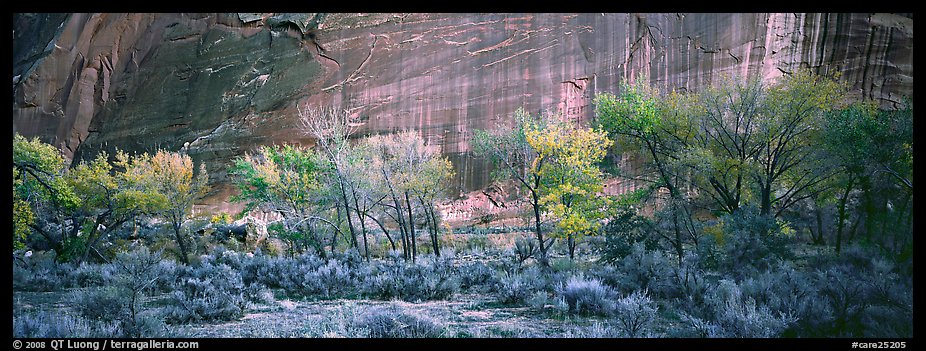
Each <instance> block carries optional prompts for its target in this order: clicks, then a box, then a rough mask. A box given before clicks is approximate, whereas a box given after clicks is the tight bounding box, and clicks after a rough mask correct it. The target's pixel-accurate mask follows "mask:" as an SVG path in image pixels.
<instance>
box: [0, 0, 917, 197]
mask: <svg viewBox="0 0 926 351" xmlns="http://www.w3.org/2000/svg"><path fill="white" fill-rule="evenodd" d="M13 47H14V53H13V58H14V64H13V75H14V77H13V88H14V90H13V95H14V96H13V131H14V132H19V133H21V134H24V135H28V136H32V135H38V136H41V137H42V138H44V139H45V140H46V141H49V142H52V143H54V144H55V145H56V146H58V147H59V148H60V149H61V150H62V151H63V152H64V153H65V154H66V155H67V156H68V157H73V158H74V159H81V158H85V157H88V156H92V155H94V154H96V153H97V152H98V151H100V150H111V149H113V148H115V147H120V148H123V149H130V150H138V151H143V150H151V149H153V148H156V147H164V148H168V149H171V150H181V149H183V150H186V151H187V152H189V153H190V155H191V156H193V157H194V159H196V160H201V161H205V162H206V163H207V168H208V169H209V171H210V177H211V180H212V182H213V184H215V185H216V187H215V189H216V191H215V192H214V194H213V196H212V199H211V200H209V202H210V203H214V204H218V203H222V202H223V201H224V200H225V198H226V197H227V195H228V192H229V187H228V186H227V180H226V179H225V172H224V170H225V169H226V167H227V165H228V163H229V162H230V161H231V159H232V158H234V157H235V156H238V155H241V154H243V153H244V152H246V151H249V150H251V149H252V148H253V147H255V146H256V145H260V144H270V143H283V142H297V143H311V140H309V139H307V138H306V137H305V136H304V135H303V134H302V133H301V132H300V131H299V128H298V120H297V117H296V106H297V105H298V104H304V103H309V104H338V105H341V106H343V107H344V108H348V109H349V110H350V111H351V113H353V114H354V115H355V116H357V117H359V118H361V119H362V120H363V121H364V125H363V126H362V127H361V133H363V134H368V133H389V132H393V131H397V130H402V129H408V128H413V129H418V130H421V131H422V133H423V134H424V136H425V137H426V138H427V139H428V140H429V141H430V142H433V143H438V144H440V145H441V146H442V150H443V152H444V153H445V154H446V155H447V156H448V157H450V158H451V160H452V161H453V162H454V164H455V166H456V167H457V171H458V172H457V173H458V177H457V180H456V181H457V183H456V184H457V187H458V190H460V191H464V190H472V189H476V188H480V187H483V186H484V185H486V184H487V182H488V175H487V172H486V165H485V164H484V163H483V162H481V161H479V160H476V159H473V158H472V157H470V156H469V144H468V142H467V140H468V138H469V137H470V136H471V135H472V131H473V130H474V129H485V128H492V127H493V126H494V125H496V124H497V123H506V122H507V119H506V117H507V116H508V115H509V114H510V113H512V112H513V111H514V110H515V109H517V108H518V107H521V106H523V107H525V108H527V109H528V110H529V111H532V112H539V111H561V112H562V113H563V114H564V115H566V116H567V117H568V118H573V119H577V120H589V119H591V118H592V114H593V106H591V100H592V99H593V98H594V96H595V94H597V93H599V92H605V91H610V92H613V91H614V90H615V88H616V86H617V84H618V83H619V82H620V81H621V80H622V79H636V78H638V77H648V79H649V80H650V82H651V83H652V84H654V85H656V86H658V87H660V88H661V89H662V90H665V91H668V90H679V91H691V90H697V89H698V88H699V87H702V86H705V85H706V84H710V83H711V82H712V81H713V80H714V79H715V77H717V76H718V75H720V74H739V75H754V76H760V77H763V78H764V79H768V80H773V79H776V78H777V77H780V76H781V75H783V74H787V73H789V72H791V71H793V70H795V69H798V68H800V67H809V68H811V69H813V70H815V71H817V72H818V73H832V72H840V73H841V79H842V80H844V81H845V82H846V83H847V84H849V86H850V87H852V89H853V91H854V92H855V93H856V94H857V95H859V96H865V97H868V98H873V99H878V100H880V101H881V102H882V105H883V106H884V107H894V106H896V105H897V104H899V103H901V102H902V98H903V97H904V96H906V97H910V98H912V96H913V15H912V14H899V15H898V14H791V13H781V14H779V13H775V14H701V13H698V14H446V15H445V14H369V15H363V14H328V15H324V14H197V15H193V14H71V15H40V14H17V15H14V45H13Z"/></svg>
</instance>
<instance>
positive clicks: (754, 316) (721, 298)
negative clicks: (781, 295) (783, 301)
mask: <svg viewBox="0 0 926 351" xmlns="http://www.w3.org/2000/svg"><path fill="white" fill-rule="evenodd" d="M707 304H708V305H709V306H710V307H711V308H712V314H713V317H714V318H713V319H714V322H715V323H716V324H717V326H718V327H719V328H718V329H719V333H718V335H719V336H721V337H734V338H773V337H779V336H781V334H782V332H784V330H785V329H787V328H788V327H789V326H790V325H791V324H792V323H794V322H796V318H794V317H793V316H791V315H788V314H783V313H774V312H772V311H771V310H770V309H769V308H768V307H767V306H765V305H759V304H757V303H756V300H754V299H752V298H749V297H744V296H743V294H742V291H741V290H740V287H739V286H738V285H737V284H736V283H734V282H732V281H729V280H721V281H720V284H718V286H717V288H715V289H714V290H713V293H712V295H711V296H710V297H709V298H708V301H707Z"/></svg>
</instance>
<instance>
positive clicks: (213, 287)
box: [167, 262, 247, 323]
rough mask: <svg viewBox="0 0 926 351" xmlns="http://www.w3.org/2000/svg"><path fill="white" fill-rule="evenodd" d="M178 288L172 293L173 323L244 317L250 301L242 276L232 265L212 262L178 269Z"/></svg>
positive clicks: (171, 318)
mask: <svg viewBox="0 0 926 351" xmlns="http://www.w3.org/2000/svg"><path fill="white" fill-rule="evenodd" d="M178 273H179V275H180V276H179V278H178V284H177V285H176V286H175V291H173V292H172V293H171V294H170V304H171V306H170V307H169V308H168V309H167V319H168V320H169V321H173V322H181V323H185V322H188V321H216V320H217V321H230V320H236V319H238V318H241V317H242V316H244V311H245V308H246V307H247V300H245V298H244V289H245V287H244V283H243V282H242V281H241V275H240V274H239V273H238V272H237V271H234V270H232V269H231V267H229V266H227V265H225V264H221V265H218V266H214V265H212V264H211V263H209V262H205V263H202V264H201V265H200V266H198V267H182V268H178Z"/></svg>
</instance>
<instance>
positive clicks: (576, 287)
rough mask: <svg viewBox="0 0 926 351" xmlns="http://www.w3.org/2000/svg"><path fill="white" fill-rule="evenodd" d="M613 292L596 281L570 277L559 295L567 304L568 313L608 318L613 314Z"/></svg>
mask: <svg viewBox="0 0 926 351" xmlns="http://www.w3.org/2000/svg"><path fill="white" fill-rule="evenodd" d="M615 294H616V293H615V292H614V290H612V289H611V288H609V287H608V286H606V285H603V284H601V282H600V281H598V280H596V279H590V280H586V279H585V278H582V277H572V278H570V279H569V280H568V281H567V282H566V286H565V287H564V288H563V290H562V292H561V293H560V295H561V296H563V298H564V299H565V300H566V303H567V304H569V311H570V312H573V313H578V314H585V315H602V316H609V315H611V314H612V313H614V309H615V307H616V306H615V301H614V296H615Z"/></svg>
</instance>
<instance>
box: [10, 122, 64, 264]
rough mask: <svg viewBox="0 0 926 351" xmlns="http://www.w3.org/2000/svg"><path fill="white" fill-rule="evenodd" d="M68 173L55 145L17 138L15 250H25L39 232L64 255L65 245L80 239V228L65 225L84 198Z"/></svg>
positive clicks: (14, 194) (14, 181)
mask: <svg viewBox="0 0 926 351" xmlns="http://www.w3.org/2000/svg"><path fill="white" fill-rule="evenodd" d="M66 174H67V162H66V160H65V159H64V158H63V157H61V153H60V152H59V151H58V149H56V148H55V147H54V146H52V145H49V144H46V143H43V142H42V141H41V140H39V139H38V138H33V139H31V140H30V139H27V138H25V137H23V136H21V135H19V134H15V135H14V136H13V218H14V221H13V226H14V227H13V242H14V247H23V246H24V245H23V244H24V243H25V242H27V241H28V240H29V236H30V234H31V233H36V234H38V235H39V236H41V238H42V239H43V240H44V241H45V242H46V243H48V245H49V246H50V248H52V249H53V250H54V251H55V253H56V255H60V254H61V253H62V252H63V251H64V243H65V242H66V241H67V240H68V239H69V238H72V237H75V236H76V234H77V231H78V229H79V227H80V225H79V224H76V223H74V224H71V225H70V226H67V225H65V223H64V222H65V218H66V216H67V214H68V213H69V212H70V211H72V210H74V209H76V208H77V207H79V206H80V204H81V199H80V197H79V196H78V194H77V193H75V192H74V190H73V189H72V188H71V186H70V184H68V182H67V180H66V178H65V175H66ZM58 259H61V257H58Z"/></svg>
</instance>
